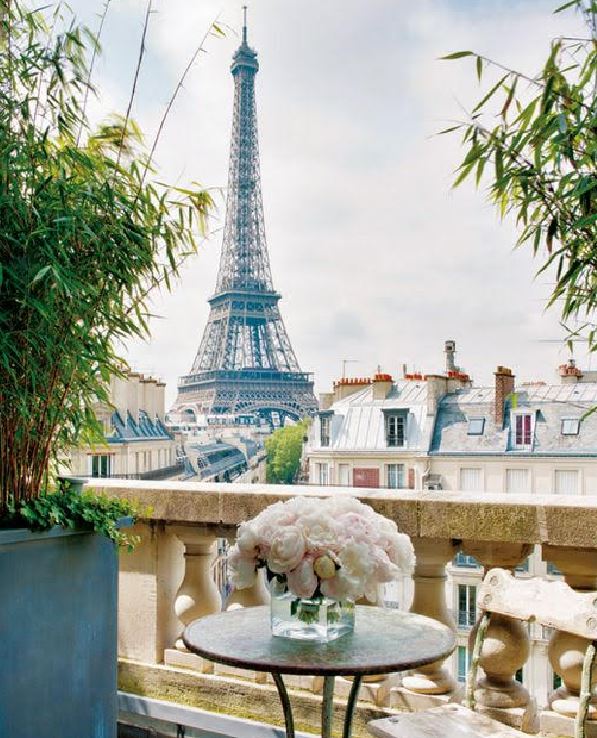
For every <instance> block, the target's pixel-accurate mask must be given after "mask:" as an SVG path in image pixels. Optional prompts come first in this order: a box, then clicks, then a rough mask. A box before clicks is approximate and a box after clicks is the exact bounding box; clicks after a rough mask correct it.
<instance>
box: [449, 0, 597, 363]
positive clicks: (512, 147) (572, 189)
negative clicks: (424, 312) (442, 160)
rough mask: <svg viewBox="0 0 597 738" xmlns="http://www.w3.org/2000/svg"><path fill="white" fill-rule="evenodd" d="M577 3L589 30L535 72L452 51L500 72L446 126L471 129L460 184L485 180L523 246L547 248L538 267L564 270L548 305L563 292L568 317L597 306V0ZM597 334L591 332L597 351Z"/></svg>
mask: <svg viewBox="0 0 597 738" xmlns="http://www.w3.org/2000/svg"><path fill="white" fill-rule="evenodd" d="M570 9H575V10H578V11H580V13H581V15H582V17H583V20H584V21H585V23H586V25H587V27H588V30H589V34H588V36H587V37H586V38H585V37H583V36H578V37H576V36H575V37H569V36H564V35H562V36H559V37H558V38H556V39H554V40H553V41H552V43H551V48H550V52H549V54H548V56H547V59H546V61H545V63H544V65H543V67H542V69H541V71H540V72H539V73H538V74H536V75H532V74H524V73H522V72H520V71H518V70H515V69H511V68H509V67H507V66H506V65H504V64H502V63H500V62H496V61H494V60H492V59H490V58H488V57H487V56H485V55H483V54H479V53H476V52H473V51H457V52H453V53H452V54H448V55H447V56H445V57H443V58H444V59H449V60H454V59H464V58H472V59H473V60H474V63H475V73H476V77H477V79H478V81H479V83H482V81H483V77H484V74H485V71H486V70H487V69H488V68H491V67H493V68H495V69H496V70H498V72H499V73H500V76H499V78H498V80H497V82H494V84H493V85H491V86H490V87H489V89H488V90H487V91H486V92H485V93H484V94H483V95H482V97H481V99H480V100H479V102H478V103H477V104H476V105H475V106H474V107H473V108H472V110H471V111H470V114H469V117H468V120H465V121H458V122H456V123H455V124H454V125H451V126H450V127H448V128H446V129H445V130H444V131H441V132H440V133H455V132H459V133H461V135H462V139H461V141H462V145H463V147H464V148H465V156H464V158H463V160H462V162H461V163H460V165H459V167H458V169H457V171H456V177H455V181H454V187H458V186H459V185H460V184H462V183H463V182H464V181H465V180H467V179H470V178H474V181H475V184H476V186H477V187H480V186H482V185H486V186H487V188H488V190H487V191H488V196H489V199H490V201H491V202H493V203H494V205H495V206H496V207H497V208H498V211H499V213H500V215H501V216H502V217H505V216H506V215H507V214H512V215H513V216H514V218H515V221H516V224H517V226H518V229H519V235H518V241H517V243H518V245H519V246H521V245H524V244H529V245H530V246H531V247H532V249H533V253H534V254H535V255H539V254H540V253H541V252H543V254H544V256H543V263H542V265H541V267H540V269H539V272H540V273H541V272H543V271H545V270H546V269H550V268H552V267H553V268H554V269H555V278H556V282H555V286H554V289H553V292H552V295H551V297H550V300H549V303H548V304H549V305H551V304H553V303H554V302H555V301H556V300H560V299H561V300H562V318H563V319H564V320H565V321H567V320H571V319H574V320H576V319H579V318H580V319H584V318H585V317H586V316H588V315H590V314H591V313H592V312H593V311H594V310H595V308H596V307H597V250H596V248H595V247H596V245H597V97H596V90H597V33H596V25H595V18H596V16H597V2H596V1H595V0H588V1H587V0H573V1H572V2H567V3H565V4H564V5H562V6H560V7H559V8H557V9H556V11H555V12H556V13H560V12H564V11H566V10H570ZM502 72H505V74H501V73H502ZM521 81H522V82H526V83H527V85H526V86H525V85H521V84H520V82H521ZM521 88H523V89H521ZM543 250H544V251H543ZM596 335H597V334H596V333H595V331H594V330H593V329H591V330H590V331H589V335H588V338H589V342H590V347H591V350H595V348H597V343H596V341H595V336H596Z"/></svg>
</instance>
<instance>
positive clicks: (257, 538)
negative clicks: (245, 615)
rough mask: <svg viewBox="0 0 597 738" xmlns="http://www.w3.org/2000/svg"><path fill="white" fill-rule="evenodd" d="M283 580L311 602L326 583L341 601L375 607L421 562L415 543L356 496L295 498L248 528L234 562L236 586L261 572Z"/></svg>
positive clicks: (327, 589)
mask: <svg viewBox="0 0 597 738" xmlns="http://www.w3.org/2000/svg"><path fill="white" fill-rule="evenodd" d="M260 561H265V563H266V565H267V567H268V569H269V571H270V572H271V573H273V574H284V575H286V578H285V579H284V578H282V580H283V581H282V582H281V583H282V586H284V582H286V584H287V585H288V587H289V589H290V590H291V591H292V592H294V593H295V594H297V595H298V596H301V597H310V596H311V595H312V594H313V593H314V592H315V591H316V589H317V585H318V583H319V586H320V589H321V592H322V593H323V594H324V595H327V596H329V597H333V598H334V599H351V600H357V599H359V598H360V597H363V595H364V596H366V597H367V598H369V599H371V600H372V601H374V600H375V599H376V597H377V590H378V588H379V585H380V584H382V583H383V582H389V581H391V580H392V579H397V578H398V577H399V576H400V570H402V571H404V572H406V573H409V572H411V571H412V570H413V568H414V563H415V556H414V550H413V547H412V544H411V542H410V539H409V538H408V536H405V535H403V534H402V533H398V527H397V525H396V523H395V522H394V521H392V520H388V519H387V518H385V517H383V516H382V515H379V514H378V513H376V512H375V511H374V510H373V508H372V507H370V506H369V505H365V504H363V503H362V502H361V501H360V500H358V499H357V498H356V497H354V496H351V495H332V496H330V497H326V498H320V497H313V496H307V497H295V498H293V499H291V500H286V501H285V502H276V503H275V504H273V505H270V506H269V507H267V508H266V509H265V510H263V511H262V512H261V513H259V515H257V516H256V517H255V518H253V520H249V521H247V522H245V523H241V525H240V526H239V529H238V534H237V544H236V546H234V547H233V548H232V549H231V551H230V554H229V566H230V573H231V579H232V582H233V584H234V585H235V586H236V587H238V588H241V587H249V586H251V585H252V584H253V583H254V581H255V572H256V567H257V564H258V563H259V562H260Z"/></svg>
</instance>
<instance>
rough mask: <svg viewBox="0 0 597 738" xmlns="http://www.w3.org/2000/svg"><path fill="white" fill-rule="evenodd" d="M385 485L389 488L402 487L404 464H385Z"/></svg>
mask: <svg viewBox="0 0 597 738" xmlns="http://www.w3.org/2000/svg"><path fill="white" fill-rule="evenodd" d="M386 486H387V487H389V488H390V489H402V488H403V487H404V464H387V465H386Z"/></svg>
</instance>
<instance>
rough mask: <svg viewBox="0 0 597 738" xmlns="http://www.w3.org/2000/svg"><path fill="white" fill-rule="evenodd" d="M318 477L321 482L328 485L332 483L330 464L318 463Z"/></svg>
mask: <svg viewBox="0 0 597 738" xmlns="http://www.w3.org/2000/svg"><path fill="white" fill-rule="evenodd" d="M317 468H318V472H317V477H318V480H319V484H322V485H324V486H325V485H327V484H329V483H330V466H329V464H317Z"/></svg>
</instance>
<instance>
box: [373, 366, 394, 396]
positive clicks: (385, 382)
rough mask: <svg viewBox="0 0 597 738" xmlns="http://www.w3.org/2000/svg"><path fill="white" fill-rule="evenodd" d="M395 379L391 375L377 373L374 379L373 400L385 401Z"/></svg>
mask: <svg viewBox="0 0 597 738" xmlns="http://www.w3.org/2000/svg"><path fill="white" fill-rule="evenodd" d="M393 381H394V380H393V379H392V375H391V374H381V373H379V372H378V373H377V374H375V375H374V377H373V399H374V400H385V399H386V397H387V396H388V395H389V394H390V392H391V390H392V384H393Z"/></svg>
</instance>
